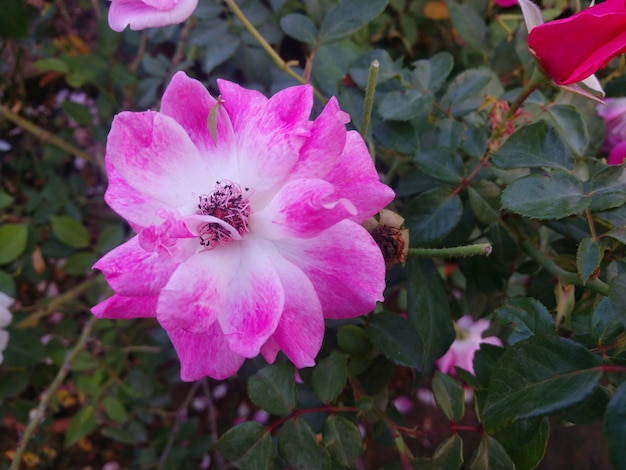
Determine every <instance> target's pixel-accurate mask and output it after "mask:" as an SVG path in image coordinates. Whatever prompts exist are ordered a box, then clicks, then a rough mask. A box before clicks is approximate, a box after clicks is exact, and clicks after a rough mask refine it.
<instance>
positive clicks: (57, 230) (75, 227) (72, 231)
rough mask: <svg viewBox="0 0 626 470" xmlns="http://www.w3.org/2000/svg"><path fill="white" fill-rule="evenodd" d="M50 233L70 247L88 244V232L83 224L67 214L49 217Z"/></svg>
mask: <svg viewBox="0 0 626 470" xmlns="http://www.w3.org/2000/svg"><path fill="white" fill-rule="evenodd" d="M50 224H51V225H52V233H54V236H55V237H57V238H58V239H59V240H60V241H62V242H63V243H65V244H66V245H68V246H71V247H72V248H86V247H88V246H89V232H88V231H87V229H86V228H85V226H84V225H83V224H81V223H80V222H79V221H78V220H76V219H74V218H72V217H70V216H69V215H60V216H52V217H50Z"/></svg>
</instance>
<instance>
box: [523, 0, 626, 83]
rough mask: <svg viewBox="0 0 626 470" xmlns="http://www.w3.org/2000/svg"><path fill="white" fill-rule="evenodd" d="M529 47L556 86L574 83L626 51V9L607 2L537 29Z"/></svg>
mask: <svg viewBox="0 0 626 470" xmlns="http://www.w3.org/2000/svg"><path fill="white" fill-rule="evenodd" d="M528 46H529V47H530V49H531V51H533V53H534V54H535V56H536V57H537V59H538V60H539V62H540V63H541V66H542V67H543V69H544V70H545V72H546V74H547V75H548V76H549V77H551V78H552V79H553V80H554V81H555V83H557V84H558V85H564V84H565V85H566V84H570V83H576V82H579V81H581V80H584V79H585V78H587V77H589V76H590V75H592V74H593V73H594V72H595V71H596V70H598V69H600V68H602V67H604V65H606V64H607V63H608V62H609V61H610V60H611V59H613V58H614V57H616V56H618V55H619V54H622V53H623V52H625V51H626V7H625V5H624V1H623V0H607V1H605V2H603V3H600V4H597V5H595V6H592V7H590V8H587V9H585V10H582V11H581V12H579V13H577V14H575V15H572V16H570V17H568V18H564V19H561V20H556V21H550V22H548V23H544V24H542V25H539V26H537V27H535V28H533V30H532V31H531V32H530V33H529V35H528Z"/></svg>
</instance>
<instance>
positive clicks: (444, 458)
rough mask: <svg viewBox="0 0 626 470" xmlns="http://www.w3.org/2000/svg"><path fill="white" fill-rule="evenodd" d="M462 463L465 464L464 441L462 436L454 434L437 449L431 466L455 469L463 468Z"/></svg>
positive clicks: (449, 469) (435, 468)
mask: <svg viewBox="0 0 626 470" xmlns="http://www.w3.org/2000/svg"><path fill="white" fill-rule="evenodd" d="M461 465H463V441H462V440H461V436H459V435H458V434H453V435H452V436H450V437H449V438H447V439H446V440H445V441H443V442H442V443H441V444H439V446H438V447H437V449H435V453H434V454H433V457H432V460H431V461H430V467H429V468H430V469H431V470H439V469H443V468H445V469H446V470H455V469H459V468H461Z"/></svg>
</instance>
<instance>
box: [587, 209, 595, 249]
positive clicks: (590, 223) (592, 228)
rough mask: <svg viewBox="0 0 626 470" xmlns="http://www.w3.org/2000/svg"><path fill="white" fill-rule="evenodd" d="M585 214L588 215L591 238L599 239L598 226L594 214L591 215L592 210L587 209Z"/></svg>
mask: <svg viewBox="0 0 626 470" xmlns="http://www.w3.org/2000/svg"><path fill="white" fill-rule="evenodd" d="M585 216H586V217H587V224H588V225H589V233H590V234H591V238H592V239H593V241H594V242H597V241H598V235H597V234H596V226H595V224H594V223H593V216H592V215H591V211H590V210H589V208H587V210H585Z"/></svg>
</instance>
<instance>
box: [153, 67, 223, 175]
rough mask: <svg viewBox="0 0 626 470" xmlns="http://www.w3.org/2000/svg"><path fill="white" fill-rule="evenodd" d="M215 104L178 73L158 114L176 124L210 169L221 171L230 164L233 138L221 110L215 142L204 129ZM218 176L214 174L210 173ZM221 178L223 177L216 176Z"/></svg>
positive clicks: (200, 86) (197, 85)
mask: <svg viewBox="0 0 626 470" xmlns="http://www.w3.org/2000/svg"><path fill="white" fill-rule="evenodd" d="M216 103H217V101H216V100H215V98H213V97H212V96H211V95H210V94H209V92H208V91H207V89H206V88H205V87H204V85H203V84H202V83H200V82H199V81H198V80H194V79H192V78H189V77H188V76H187V75H186V74H185V73H184V72H178V73H176V75H174V77H173V78H172V81H171V82H170V84H169V85H168V87H167V89H166V90H165V93H164V94H163V99H162V100H161V113H163V114H165V115H167V116H170V117H171V118H173V119H174V120H175V121H176V122H178V123H179V124H180V125H181V126H182V127H183V129H185V132H186V133H187V135H189V137H190V138H191V140H192V142H193V143H194V144H195V145H196V146H197V147H198V150H199V151H200V152H201V153H202V154H203V155H204V156H205V157H206V158H207V159H208V160H209V163H210V164H211V165H212V168H215V169H217V168H222V169H223V167H224V166H225V165H228V164H229V163H230V159H231V158H234V157H233V156H232V150H231V146H232V145H233V144H234V140H235V136H234V134H233V128H232V125H231V123H230V118H229V117H228V114H227V113H226V110H225V109H224V107H223V106H219V107H218V114H217V120H216V136H215V137H216V139H215V142H214V141H213V137H212V136H211V133H210V131H209V127H208V117H209V112H210V110H211V108H212V107H213V106H215V105H216ZM214 172H215V174H218V173H217V171H214ZM220 177H221V178H224V175H222V176H220Z"/></svg>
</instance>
